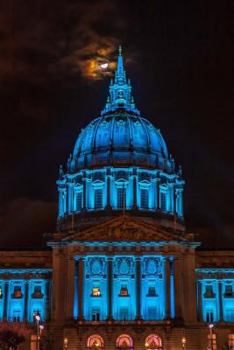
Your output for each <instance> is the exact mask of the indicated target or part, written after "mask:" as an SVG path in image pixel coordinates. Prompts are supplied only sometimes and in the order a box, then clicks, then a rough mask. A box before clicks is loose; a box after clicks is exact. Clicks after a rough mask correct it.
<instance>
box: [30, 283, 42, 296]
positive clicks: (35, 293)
mask: <svg viewBox="0 0 234 350" xmlns="http://www.w3.org/2000/svg"><path fill="white" fill-rule="evenodd" d="M32 298H37V299H40V298H43V294H42V291H41V286H37V287H34V291H33V294H32Z"/></svg>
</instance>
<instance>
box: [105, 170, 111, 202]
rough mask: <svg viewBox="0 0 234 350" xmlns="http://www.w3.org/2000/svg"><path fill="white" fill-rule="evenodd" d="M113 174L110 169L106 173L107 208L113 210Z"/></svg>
mask: <svg viewBox="0 0 234 350" xmlns="http://www.w3.org/2000/svg"><path fill="white" fill-rule="evenodd" d="M111 177H112V176H111V174H110V169H107V172H106V208H107V209H111V207H112V205H111Z"/></svg>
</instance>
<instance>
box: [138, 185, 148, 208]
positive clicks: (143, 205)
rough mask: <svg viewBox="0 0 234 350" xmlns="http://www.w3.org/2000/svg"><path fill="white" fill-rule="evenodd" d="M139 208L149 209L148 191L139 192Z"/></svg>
mask: <svg viewBox="0 0 234 350" xmlns="http://www.w3.org/2000/svg"><path fill="white" fill-rule="evenodd" d="M140 205H141V208H143V209H148V208H149V191H148V190H146V189H142V190H141V204H140Z"/></svg>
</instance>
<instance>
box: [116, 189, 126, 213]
mask: <svg viewBox="0 0 234 350" xmlns="http://www.w3.org/2000/svg"><path fill="white" fill-rule="evenodd" d="M117 207H118V208H120V209H123V208H125V207H126V189H125V188H124V187H122V188H118V189H117Z"/></svg>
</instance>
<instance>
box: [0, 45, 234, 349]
mask: <svg viewBox="0 0 234 350" xmlns="http://www.w3.org/2000/svg"><path fill="white" fill-rule="evenodd" d="M184 185H185V181H184V179H183V176H182V170H181V168H180V167H177V166H176V164H175V161H174V159H173V157H172V156H171V155H170V154H169V152H168V150H167V146H166V143H165V141H164V139H163V137H162V134H161V132H160V130H159V129H157V128H156V127H155V126H154V125H153V124H152V123H151V122H149V121H148V120H147V119H145V118H144V117H143V116H142V115H141V113H140V112H139V110H138V109H137V108H136V106H135V103H134V100H133V97H132V87H131V83H130V81H129V80H127V78H126V72H125V69H124V64H123V56H122V52H121V49H119V54H118V59H117V67H116V71H115V75H114V79H113V80H111V83H110V87H109V95H108V98H107V102H106V105H105V107H104V109H103V110H102V112H101V113H100V116H99V117H98V118H96V119H94V120H93V121H91V122H90V124H89V125H88V126H87V127H86V128H85V129H83V130H82V131H81V133H80V135H79V136H78V138H77V141H76V143H75V147H74V150H73V153H72V154H71V155H70V156H69V158H68V161H67V166H66V169H65V170H64V168H63V166H61V167H60V169H59V178H58V180H57V186H58V224H57V228H58V229H57V232H55V233H53V234H51V235H49V236H48V237H47V240H48V247H49V248H50V250H48V251H43V252H39V251H37V252H35V251H32V252H29V251H27V252H17V253H16V252H0V262H1V268H0V318H1V319H2V320H8V321H9V322H23V321H27V322H28V323H29V324H33V323H35V317H36V316H39V323H40V325H43V326H44V329H43V330H40V334H39V335H38V333H37V336H38V337H37V338H36V343H35V342H34V343H31V344H30V341H29V342H28V343H25V344H24V348H29V347H30V346H31V349H34V348H35V347H36V348H38V349H39V348H40V347H42V348H45V349H46V348H47V349H52V350H53V349H56V350H60V349H69V350H75V349H100V350H101V349H103V350H104V349H129V350H130V349H132V350H133V349H135V350H138V349H139V350H140V349H146V350H147V349H148V350H157V349H158V350H159V349H165V350H172V349H173V350H175V349H186V348H188V349H191V350H200V349H206V348H209V349H211V350H216V349H221V348H226V349H230V348H231V347H233V346H234V252H233V251H225V252H224V251H201V250H197V248H198V247H199V245H200V243H199V242H196V241H195V240H194V235H193V234H191V233H188V232H187V231H186V228H185V225H184V218H183V190H184ZM39 323H37V324H36V326H38V325H39ZM41 328H43V327H41ZM37 330H38V329H37ZM33 339H35V338H33ZM39 346H40V347H39ZM36 348H35V349H36Z"/></svg>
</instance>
